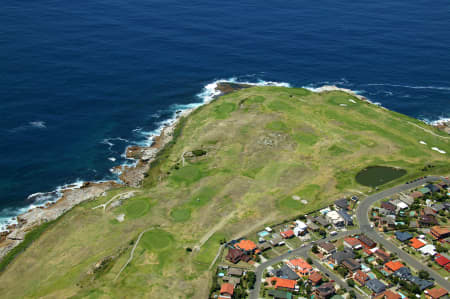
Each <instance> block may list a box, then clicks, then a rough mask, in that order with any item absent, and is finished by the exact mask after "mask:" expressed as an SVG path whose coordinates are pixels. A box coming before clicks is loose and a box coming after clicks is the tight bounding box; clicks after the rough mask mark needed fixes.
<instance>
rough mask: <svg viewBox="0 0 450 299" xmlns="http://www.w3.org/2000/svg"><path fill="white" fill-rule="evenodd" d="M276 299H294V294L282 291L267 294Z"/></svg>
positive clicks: (270, 291) (271, 291)
mask: <svg viewBox="0 0 450 299" xmlns="http://www.w3.org/2000/svg"><path fill="white" fill-rule="evenodd" d="M267 294H268V295H269V296H271V297H273V298H274V299H292V293H289V292H285V291H280V290H269V292H268V293H267Z"/></svg>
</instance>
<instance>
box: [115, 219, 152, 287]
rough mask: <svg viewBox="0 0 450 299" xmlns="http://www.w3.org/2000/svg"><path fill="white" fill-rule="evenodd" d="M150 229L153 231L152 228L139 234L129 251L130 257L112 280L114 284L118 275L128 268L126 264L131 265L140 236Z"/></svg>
mask: <svg viewBox="0 0 450 299" xmlns="http://www.w3.org/2000/svg"><path fill="white" fill-rule="evenodd" d="M151 229H153V227H151V228H148V229H146V230H144V231H143V232H141V233H140V234H139V236H138V238H137V240H136V243H134V246H133V249H131V253H130V257H129V258H128V260H127V262H126V263H125V264H124V265H123V266H122V268H120V271H119V273H117V275H116V278H114V282H116V280H117V279H118V278H119V276H120V274H122V271H123V270H125V268H126V267H127V266H128V264H129V263H131V261H132V260H133V257H134V251H135V250H136V247H137V246H138V244H139V241H140V240H141V238H142V236H143V235H144V234H145V233H146V232H148V231H149V230H151Z"/></svg>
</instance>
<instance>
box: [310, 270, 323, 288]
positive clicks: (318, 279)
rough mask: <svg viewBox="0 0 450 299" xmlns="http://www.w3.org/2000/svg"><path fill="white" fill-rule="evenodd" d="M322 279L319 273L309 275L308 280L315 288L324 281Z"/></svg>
mask: <svg viewBox="0 0 450 299" xmlns="http://www.w3.org/2000/svg"><path fill="white" fill-rule="evenodd" d="M322 278H323V277H322V275H320V273H319V272H313V273H312V274H311V275H309V277H308V280H309V282H310V283H311V284H312V285H313V286H315V285H318V284H319V283H320V282H321V281H322Z"/></svg>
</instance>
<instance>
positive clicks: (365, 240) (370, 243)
mask: <svg viewBox="0 0 450 299" xmlns="http://www.w3.org/2000/svg"><path fill="white" fill-rule="evenodd" d="M359 240H360V241H361V242H363V243H364V244H366V245H367V246H369V247H372V246H376V245H377V243H376V242H375V241H374V240H372V239H370V238H369V237H367V236H366V235H360V236H359Z"/></svg>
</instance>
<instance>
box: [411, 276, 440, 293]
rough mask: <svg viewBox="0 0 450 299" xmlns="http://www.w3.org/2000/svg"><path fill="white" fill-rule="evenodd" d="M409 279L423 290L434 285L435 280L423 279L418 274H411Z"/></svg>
mask: <svg viewBox="0 0 450 299" xmlns="http://www.w3.org/2000/svg"><path fill="white" fill-rule="evenodd" d="M408 280H409V281H410V282H412V283H413V284H415V285H416V286H418V287H419V288H420V290H421V291H423V290H425V289H428V288H429V287H432V286H433V285H434V282H432V281H431V280H425V279H421V278H419V277H417V276H411V277H409V279H408Z"/></svg>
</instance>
